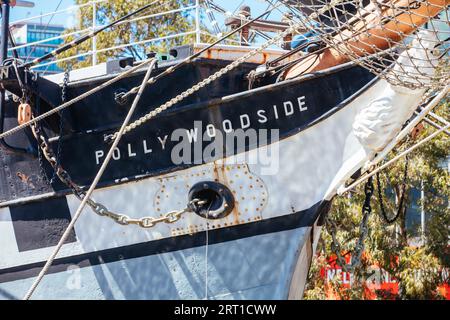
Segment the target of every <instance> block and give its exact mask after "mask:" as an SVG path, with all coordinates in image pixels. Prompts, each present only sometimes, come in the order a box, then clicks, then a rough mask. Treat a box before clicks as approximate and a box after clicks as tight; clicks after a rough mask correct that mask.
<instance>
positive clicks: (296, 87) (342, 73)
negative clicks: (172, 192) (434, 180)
mask: <svg viewBox="0 0 450 320" xmlns="http://www.w3.org/2000/svg"><path fill="white" fill-rule="evenodd" d="M203 63H205V64H206V65H205V66H204V68H201V67H200V68H198V70H197V73H195V72H194V73H193V74H194V75H195V76H194V78H193V79H189V81H188V83H185V82H184V81H183V80H184V79H185V75H184V74H175V75H173V76H172V77H167V78H166V80H162V81H161V82H158V83H156V84H155V85H153V86H152V87H151V88H149V89H148V90H147V93H146V94H147V96H144V97H143V98H142V100H141V101H142V102H141V103H140V106H139V108H138V110H137V114H136V117H135V119H136V118H138V117H140V116H142V115H143V114H145V113H146V112H149V111H150V110H152V109H154V108H156V107H157V106H159V105H160V104H161V103H163V102H165V101H166V100H168V99H169V98H170V97H171V96H170V95H167V94H166V93H167V91H166V88H170V90H169V91H170V92H173V93H174V94H173V95H175V92H178V90H181V89H182V88H187V87H189V85H191V82H193V81H196V80H197V79H198V78H204V77H206V76H207V74H204V73H205V72H206V70H208V71H209V72H212V71H214V68H212V67H211V61H204V62H203ZM198 64H200V65H201V64H202V62H198ZM214 66H215V67H219V65H217V64H215V65H214ZM248 67H249V66H245V67H244V68H243V69H241V70H240V72H236V73H235V74H234V77H235V78H236V77H238V78H239V79H240V81H237V80H236V79H233V76H230V77H231V78H230V77H228V78H225V79H224V80H222V82H223V81H225V82H228V83H230V84H234V83H239V85H236V84H234V85H233V87H229V86H228V85H227V83H216V84H214V85H213V86H212V87H206V88H205V89H203V90H201V91H200V92H199V93H198V94H197V95H194V96H193V97H190V98H188V99H187V100H186V101H183V103H180V104H179V105H176V106H175V107H173V108H172V109H170V110H168V111H167V112H164V113H163V114H161V115H159V116H158V117H157V118H155V119H153V120H151V121H149V122H147V123H145V124H144V125H142V126H140V127H138V128H137V129H136V130H134V131H132V132H130V133H128V134H127V135H125V136H124V137H123V139H122V141H121V143H120V145H119V151H117V155H119V154H120V159H118V160H117V159H116V160H113V161H111V163H110V164H109V167H108V169H107V171H106V172H105V174H104V175H103V177H102V180H101V184H100V185H101V186H108V185H112V184H116V183H119V182H121V180H122V181H123V180H130V179H135V178H138V177H142V176H154V175H159V174H162V173H166V172H171V171H176V170H180V169H183V168H187V167H190V166H195V165H199V164H202V163H205V159H204V158H202V157H200V158H197V159H192V160H193V162H192V163H184V164H183V163H182V164H174V163H173V162H172V160H171V150H172V149H173V147H174V146H175V145H176V144H177V143H178V142H177V141H171V139H170V137H171V135H172V133H173V132H174V131H175V130H176V129H186V130H193V129H195V127H196V124H195V122H196V121H200V122H201V126H200V127H199V128H198V134H199V136H200V134H203V133H204V131H205V129H206V126H207V125H209V126H210V128H211V125H212V126H213V127H214V128H215V130H217V131H220V132H221V133H222V134H223V135H224V136H227V135H229V131H228V130H225V129H230V127H231V128H232V129H233V130H236V129H241V128H243V129H244V130H245V129H249V128H251V129H255V130H259V129H267V130H269V134H270V130H271V129H278V130H279V139H285V138H287V137H289V136H291V135H293V134H295V133H298V132H299V131H301V130H304V129H306V128H308V127H309V126H311V125H313V124H314V123H316V122H318V121H320V120H321V119H323V118H325V117H327V116H328V115H330V114H332V113H333V112H334V111H336V110H338V109H339V108H340V107H341V106H342V105H343V104H345V103H343V102H344V101H345V100H346V99H348V98H349V97H350V96H352V95H353V94H354V93H355V92H357V91H358V90H360V89H361V88H363V87H364V86H365V85H366V84H367V83H368V82H369V81H370V80H371V79H373V77H374V76H373V75H372V74H371V73H369V72H368V71H366V70H365V69H363V68H360V67H357V66H352V65H346V66H341V67H338V68H334V69H332V70H328V71H325V72H320V73H317V74H313V75H308V76H305V77H303V78H301V79H296V80H291V81H286V82H283V83H279V84H275V85H269V86H265V87H261V88H257V89H253V90H249V91H244V86H246V85H247V84H246V83H245V81H243V74H244V73H245V72H247V71H248ZM202 70H203V71H202ZM141 77H142V73H140V74H138V75H135V76H134V77H132V78H129V79H125V80H124V81H122V82H120V83H118V84H117V85H115V86H112V87H110V88H107V89H105V90H104V91H100V92H99V93H98V94H96V95H94V96H92V97H91V98H89V99H87V100H86V101H83V102H81V103H80V104H76V105H74V106H73V107H70V108H69V109H67V111H65V113H64V117H65V118H66V120H67V123H68V126H66V128H67V127H69V128H71V129H72V130H73V132H72V133H70V134H66V135H64V136H63V138H62V153H61V164H62V165H63V167H64V168H65V169H66V170H67V171H68V172H69V173H70V175H71V177H72V178H73V179H74V181H76V182H77V183H78V184H80V185H87V184H89V183H90V182H91V180H92V179H93V176H94V175H95V173H96V172H97V170H98V168H99V163H100V161H101V157H100V155H101V154H102V153H103V154H106V152H107V150H108V148H109V144H108V143H107V142H105V139H104V138H105V136H107V135H109V134H111V133H113V132H114V131H115V130H117V126H118V125H119V124H120V121H122V119H123V117H124V115H125V112H126V110H127V109H128V107H127V106H118V105H117V104H116V103H115V102H114V98H113V97H114V92H116V91H117V90H118V89H120V88H125V89H129V88H131V87H133V86H134V85H136V84H137V83H139V82H140V81H141ZM169 79H170V81H169ZM99 81H100V80H99ZM101 81H105V79H102V80H101ZM98 84H99V82H96V81H92V82H91V83H88V82H86V83H84V84H82V83H78V84H76V83H75V84H73V85H72V86H71V87H70V88H69V97H74V96H76V95H79V94H81V93H83V92H85V91H87V90H89V89H91V88H92V87H94V86H96V85H98ZM219 88H226V90H225V89H222V90H219ZM238 91H244V92H242V93H239V94H235V95H231V96H227V97H225V98H222V99H221V98H215V97H221V96H223V95H224V94H226V93H227V92H228V93H230V92H238ZM209 92H210V93H211V94H210V95H208V93H209ZM285 104H286V105H285ZM120 108H122V109H120ZM118 110H121V111H120V112H118ZM10 116H11V115H10ZM8 124H9V126H13V125H14V118H11V117H10V119H9V122H8ZM191 132H193V131H191ZM227 132H228V133H227ZM14 139H15V140H14ZM268 141H270V138H269V139H268ZM9 142H10V143H12V144H14V143H15V144H18V145H20V144H22V145H24V144H25V143H26V139H25V137H24V133H21V134H20V135H18V136H15V137H13V140H9ZM265 143H267V142H265V141H259V142H258V143H257V144H253V145H248V144H247V145H246V146H245V150H244V149H243V148H240V149H237V148H234V149H232V150H229V149H226V150H224V151H225V152H224V155H223V156H229V155H232V154H237V153H240V152H243V151H246V150H250V149H253V148H257V147H260V146H262V145H264V144H265ZM203 147H204V145H203ZM53 148H54V150H56V149H57V143H56V142H55V143H53ZM194 148H195V144H194V143H192V150H193V149H194ZM96 152H97V153H96ZM192 153H193V154H194V152H192ZM118 158H119V157H118ZM210 160H211V159H209V161H210ZM0 164H1V166H2V167H4V168H5V167H7V169H5V170H2V172H0V185H1V186H2V188H1V189H0V201H9V200H14V199H19V198H23V197H29V196H35V195H39V194H42V193H46V192H52V191H64V190H67V188H66V187H65V186H64V185H63V184H61V183H60V182H59V181H56V180H57V179H55V182H54V183H53V185H52V186H49V185H48V183H46V182H45V179H43V177H42V174H41V171H43V170H41V169H40V167H41V166H43V169H44V170H45V172H46V176H47V177H48V178H49V177H51V176H52V175H53V171H52V169H51V167H50V166H49V165H48V164H47V163H46V162H45V161H42V165H40V164H39V159H37V158H32V157H23V156H20V155H11V154H6V153H2V156H1V157H0ZM19 173H20V174H19ZM124 178H126V179H124ZM64 193H65V191H64Z"/></svg>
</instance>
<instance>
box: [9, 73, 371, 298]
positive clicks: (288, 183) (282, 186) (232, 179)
mask: <svg viewBox="0 0 450 320" xmlns="http://www.w3.org/2000/svg"><path fill="white" fill-rule="evenodd" d="M346 70H347V71H348V70H351V69H348V68H342V69H338V70H337V71H333V72H330V73H324V74H322V75H320V76H318V77H313V78H312V79H311V81H312V80H314V79H315V80H317V79H322V80H321V82H318V83H317V84H316V85H314V86H313V87H309V89H310V90H312V91H309V92H307V91H302V90H301V88H302V87H299V89H298V92H296V93H294V95H295V99H294V97H291V98H290V97H288V96H287V95H289V94H292V90H290V91H289V90H288V91H286V92H284V93H285V94H286V95H279V96H278V99H277V101H281V104H280V106H281V109H278V110H279V113H278V114H277V117H272V121H271V120H270V118H269V117H268V114H269V112H267V113H266V114H265V116H266V117H265V120H267V121H265V122H262V123H263V124H265V125H266V128H270V129H272V128H275V129H279V131H280V134H279V139H278V140H276V141H269V142H267V141H266V142H265V143H263V144H260V145H256V146H255V145H254V146H249V145H246V146H245V149H244V150H240V149H239V148H238V149H233V152H231V154H225V155H224V156H223V157H221V158H219V159H214V160H213V161H210V162H208V161H205V159H202V161H199V162H196V161H194V163H191V164H189V165H186V166H181V165H178V166H175V165H173V166H172V167H158V165H159V164H161V163H167V162H166V161H161V162H157V163H156V165H155V166H154V167H153V169H152V168H144V169H142V166H144V165H148V163H150V164H151V163H152V162H151V161H147V162H145V161H143V160H142V159H143V158H142V157H143V156H145V155H146V153H145V150H149V146H148V145H147V146H144V147H146V148H147V149H145V148H144V149H143V150H144V151H143V153H142V152H141V155H140V157H141V158H139V155H138V153H137V151H136V148H133V147H132V148H131V150H130V149H129V145H130V143H131V142H130V141H125V143H124V144H123V145H122V148H123V149H122V150H125V153H126V152H127V151H128V155H134V156H131V157H128V159H125V158H123V157H119V156H117V155H116V158H117V159H115V162H113V163H112V164H111V167H110V171H109V173H107V174H106V178H105V179H106V180H103V185H102V188H100V189H98V190H96V191H95V192H94V195H93V198H94V199H95V200H96V201H97V202H100V203H102V204H104V205H105V206H107V207H108V209H109V210H112V211H115V212H121V213H126V214H129V215H131V216H133V217H136V218H139V217H142V216H145V215H152V214H154V213H155V212H156V213H160V214H163V213H166V212H169V211H171V210H176V209H181V208H183V207H184V206H185V205H186V202H187V200H188V199H187V195H188V193H189V190H190V188H191V187H192V186H193V185H195V184H196V183H199V182H204V181H216V182H220V183H222V184H223V185H225V186H227V187H228V188H229V189H230V190H231V191H232V193H233V195H234V199H235V207H234V209H233V212H232V213H231V214H229V215H227V216H226V217H223V218H220V219H208V220H206V219H204V218H203V217H201V216H199V215H196V214H194V213H192V212H191V213H186V214H184V215H182V217H181V219H180V220H178V221H176V222H175V223H171V224H165V223H162V224H158V225H156V226H155V227H153V228H149V229H142V228H139V227H137V226H122V225H119V224H117V223H114V222H113V221H111V220H110V219H107V218H105V217H100V216H97V215H95V214H93V213H92V211H91V210H90V209H89V208H86V209H85V212H83V214H82V215H81V217H80V219H79V220H78V221H77V223H76V225H75V230H73V232H72V234H71V235H70V236H69V238H68V241H67V243H66V244H65V245H64V246H63V248H62V250H61V252H60V254H59V255H58V258H57V259H56V260H55V262H54V263H53V265H52V267H51V268H50V269H49V272H48V274H47V275H46V276H45V277H44V279H43V283H42V284H41V286H40V287H39V288H38V290H37V291H36V295H35V296H34V297H35V298H43V299H203V298H205V297H206V298H209V299H286V298H292V299H298V298H301V296H302V294H303V290H304V285H305V281H306V276H307V272H308V269H309V265H310V262H311V259H312V255H313V252H314V249H315V244H316V243H317V240H318V237H319V235H320V226H321V224H322V220H323V217H324V216H325V215H326V214H327V212H328V210H329V207H330V203H331V200H332V198H333V196H334V194H335V191H336V189H337V187H338V186H339V185H338V183H337V182H336V179H335V178H336V177H337V176H342V175H343V176H348V175H351V174H353V173H354V171H355V170H356V169H358V168H357V166H356V167H355V168H352V169H349V168H347V167H346V165H345V163H346V162H348V160H349V159H351V158H352V157H353V156H354V155H355V153H357V152H358V151H359V150H360V149H361V145H360V144H359V143H358V141H357V140H356V139H355V138H354V137H353V135H352V124H353V122H354V119H355V116H356V115H357V113H358V111H359V110H360V108H361V107H362V106H364V104H365V103H366V102H367V101H357V99H358V97H359V96H360V95H361V93H362V92H365V91H367V88H368V87H369V86H371V83H369V82H370V80H371V79H372V78H373V76H371V75H370V74H369V73H368V72H363V73H358V74H359V75H360V76H361V75H365V78H361V77H360V78H355V77H353V78H352V77H347V78H346V77H344V76H343V74H342V73H341V74H339V73H340V72H344V71H346ZM361 72H362V71H361ZM350 74H351V72H350V73H349V75H350ZM333 75H334V76H333ZM308 81H310V80H309V79H306V80H305V83H307V82H308ZM333 81H336V82H335V83H334V82H333ZM310 83H313V82H310ZM283 85H285V84H283ZM303 88H305V87H303ZM323 88H327V90H323ZM332 88H336V90H333V89H332ZM258 90H259V89H258ZM320 90H323V91H322V92H321V91H320ZM274 91H275V92H276V88H269V89H267V91H264V90H262V89H261V90H259V91H256V92H253V93H254V94H255V96H256V95H258V94H260V95H262V96H264V94H266V93H267V92H269V93H270V92H274ZM294 91H295V90H294ZM318 93H319V94H318ZM320 93H322V95H326V94H334V95H335V96H333V97H323V96H322V97H321V98H314V99H313V97H320ZM247 96H248V93H245V94H243V95H242V96H237V97H236V96H233V97H228V98H225V99H222V101H221V102H220V103H214V104H212V105H213V106H212V107H211V105H209V106H208V105H205V106H204V110H209V113H208V114H209V116H210V117H209V119H208V120H209V123H211V122H214V123H215V127H216V128H219V127H220V124H222V125H223V123H224V120H228V119H230V118H231V115H230V117H225V115H227V112H229V109H230V105H228V109H226V108H225V107H226V103H235V104H234V106H236V108H239V109H235V110H234V112H233V113H234V114H236V115H238V118H236V119H235V120H236V121H237V122H238V123H239V121H241V119H242V115H243V114H247V113H249V112H251V111H252V108H254V107H255V106H254V105H251V104H245V103H243V102H245V101H248V100H245V99H246V97H247ZM301 97H304V98H301ZM327 99H328V100H327ZM355 99H356V100H355ZM239 101H241V104H242V105H239ZM287 101H289V103H283V102H287ZM321 101H328V102H329V101H333V103H332V104H331V105H330V104H327V105H323V104H322V105H320V102H321ZM295 102H296V103H297V104H298V105H294V103H295ZM303 102H305V103H307V104H305V103H303ZM264 103H265V104H266V105H269V106H273V105H274V103H276V102H274V101H273V100H269V101H265V102H264ZM278 103H279V102H278ZM261 105H262V103H261ZM291 107H292V113H291ZM197 108H198V109H197V111H196V113H197V115H198V116H200V115H201V114H202V112H203V111H202V109H201V106H199V107H197ZM208 108H209V109H208ZM214 108H216V109H214ZM217 108H218V109H217ZM286 108H287V109H286ZM293 108H295V109H296V110H295V111H294V110H293ZM183 110H189V108H186V109H180V110H178V111H177V112H175V113H174V114H172V116H174V115H175V116H177V117H178V119H183V118H184V119H188V120H192V119H190V118H189V117H188V116H186V117H183V115H182V114H181V115H180V112H183ZM259 110H261V109H255V110H254V111H255V114H256V115H260V113H258V111H259ZM272 110H273V109H272ZM307 110H309V111H307ZM219 111H220V112H219ZM205 112H208V111H205ZM246 112H247V113H246ZM281 112H285V114H284V116H283V115H282V113H281ZM309 112H310V116H309V115H308V114H309ZM291 115H292V117H291V118H290V117H289V116H291ZM219 116H223V117H222V118H220V117H219ZM218 117H219V118H218ZM244 118H245V117H244ZM255 119H256V121H253V122H251V123H258V122H257V119H260V120H263V119H264V118H262V117H261V116H260V117H259V118H255ZM194 120H195V119H194ZM160 121H164V119H163V118H161V119H160ZM296 121H297V122H296ZM191 122H192V121H191ZM230 122H233V121H231V120H230ZM266 122H268V123H266ZM259 123H261V122H259ZM149 126H151V124H149ZM182 127H183V126H182ZM164 128H166V127H165V126H164ZM184 128H186V127H184ZM223 128H224V129H226V127H223ZM256 129H258V130H259V129H261V128H256ZM141 130H145V127H144V128H143V129H141ZM148 130H150V127H148ZM283 130H284V131H283ZM205 132H206V131H205ZM283 132H284V133H283ZM141 133H142V132H141ZM103 134H104V132H101V135H103ZM98 136H99V135H97V136H96V133H95V132H94V133H93V134H90V135H87V136H86V137H84V138H79V139H78V141H80V140H81V141H82V142H84V144H81V145H85V146H86V145H88V146H89V143H88V142H89V141H93V142H92V145H94V144H95V143H94V142H95V141H96V139H99V138H98ZM83 139H85V140H83ZM130 139H131V138H130ZM136 141H138V142H139V144H140V145H142V141H141V140H136ZM132 142H133V141H132ZM134 142H135V141H134ZM67 143H68V144H70V141H69V142H67ZM74 149H75V147H73V148H72V147H71V148H65V150H66V152H67V150H72V151H74ZM152 149H153V152H155V153H156V150H157V148H156V147H154V148H152ZM162 149H164V148H162ZM95 151H96V149H92V150H91V149H89V147H87V149H86V150H85V152H84V153H83V152H81V151H79V150H76V152H74V153H73V155H72V163H70V162H69V160H68V159H69V158H68V157H67V156H66V158H64V157H63V161H62V162H63V164H67V165H65V167H69V169H70V167H71V166H72V169H73V170H69V172H71V173H74V177H75V179H77V182H79V183H81V184H85V183H86V181H87V180H88V178H89V177H92V172H90V171H89V170H94V169H95V167H96V166H98V163H96V162H95V159H96V158H95V156H96V153H95ZM97 151H98V149H97ZM122 154H123V153H122ZM169 154H170V153H169ZM261 154H263V155H267V154H271V155H272V156H273V158H271V159H272V160H274V161H273V162H270V161H269V163H267V162H261V161H255V162H252V161H248V159H259V160H261V158H260V156H261ZM83 155H84V157H83ZM87 155H89V156H87ZM160 155H161V156H162V153H160ZM97 156H98V157H99V159H98V160H101V153H100V152H98V153H97ZM4 159H5V158H3V161H5V160H4ZM82 159H86V160H85V161H82ZM194 160H195V159H194ZM360 160H361V161H362V160H364V157H362V158H361V159H360ZM136 163H137V164H138V165H137V166H136V165H135V164H136ZM76 165H78V166H84V167H83V168H84V169H83V170H78V171H77V170H76ZM133 168H134V169H136V168H138V169H139V170H144V171H143V172H133ZM117 172H122V173H123V172H130V173H129V174H125V177H124V175H122V179H121V178H120V177H118V176H116V175H115V174H116V173H117ZM78 204H79V201H78V199H77V198H76V197H75V196H73V195H71V194H67V193H64V190H62V191H61V192H56V193H55V192H53V193H42V194H37V195H32V196H29V197H19V198H16V199H10V200H9V201H5V202H3V203H2V204H1V205H0V240H1V242H2V243H3V244H6V245H5V246H4V249H3V250H2V252H1V253H0V297H2V298H5V299H15V298H20V297H22V296H23V295H24V294H25V292H26V290H27V289H28V287H29V286H30V285H31V283H32V281H33V280H34V278H35V277H36V276H37V274H38V272H39V270H40V269H41V267H42V266H43V264H44V263H45V260H46V259H47V258H48V256H49V255H50V253H51V252H52V250H53V249H54V246H55V245H56V243H57V241H58V240H59V238H60V236H61V234H62V231H63V230H64V229H65V227H66V226H67V225H68V223H69V221H70V220H71V218H72V217H73V215H74V213H75V211H76V209H77V206H78Z"/></svg>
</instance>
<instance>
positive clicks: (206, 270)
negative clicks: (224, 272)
mask: <svg viewBox="0 0 450 320" xmlns="http://www.w3.org/2000/svg"><path fill="white" fill-rule="evenodd" d="M208 246H209V219H208V218H207V220H206V244H205V300H208Z"/></svg>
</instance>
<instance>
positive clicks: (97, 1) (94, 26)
mask: <svg viewBox="0 0 450 320" xmlns="http://www.w3.org/2000/svg"><path fill="white" fill-rule="evenodd" d="M107 1H109V0H94V1H90V2H87V3H84V4H81V5H74V6H70V7H68V8H66V9H62V10H57V11H54V12H50V13H45V14H41V15H37V16H33V17H29V18H25V19H20V20H16V21H13V22H11V26H12V27H13V26H20V25H21V24H24V23H27V22H30V21H36V20H40V19H42V18H45V17H49V16H53V15H56V14H64V13H68V12H73V11H74V10H79V9H80V8H84V7H88V6H91V7H92V13H93V14H92V16H93V19H92V24H91V26H89V27H88V28H84V29H82V30H75V31H72V32H69V33H64V34H61V35H58V36H54V37H49V38H46V39H42V40H37V41H33V42H29V43H25V44H19V45H16V46H14V47H11V48H9V49H8V50H9V51H11V52H12V51H13V50H18V49H22V48H28V47H33V46H36V45H42V44H45V43H48V42H51V41H55V40H60V39H61V40H64V39H66V38H69V37H72V36H75V35H79V34H86V33H87V32H91V31H93V30H97V29H99V28H101V27H102V25H97V23H96V22H97V6H98V4H100V3H103V2H107ZM200 9H201V4H200V0H195V2H194V3H193V5H191V6H186V7H181V8H176V9H171V10H167V11H164V12H159V13H155V14H149V15H145V16H140V17H136V18H132V19H127V20H124V21H122V22H120V23H119V24H118V25H123V24H126V23H133V22H137V21H141V20H145V19H152V18H156V17H161V16H165V15H169V14H177V13H180V14H181V13H185V12H189V11H194V21H195V23H194V28H195V29H194V30H192V31H188V32H180V33H176V34H171V35H165V36H161V37H157V38H151V39H145V40H141V41H136V42H131V43H126V44H120V45H116V46H112V47H108V48H101V49H98V47H97V41H96V37H93V39H92V49H91V50H90V51H88V52H84V53H80V54H76V55H72V56H69V57H65V58H61V59H56V60H53V61H50V62H45V63H42V64H39V65H36V66H34V67H32V68H34V69H36V68H42V67H45V66H49V65H53V64H57V63H60V62H64V61H69V60H75V59H80V58H84V57H87V56H92V65H96V64H97V63H98V60H97V55H98V54H99V53H102V52H106V51H111V50H119V49H123V48H127V47H132V46H136V45H142V44H147V43H152V42H158V41H164V40H170V39H174V38H178V37H185V36H188V35H195V41H196V42H197V43H200V42H201V34H202V32H201V29H200ZM29 58H31V57H29Z"/></svg>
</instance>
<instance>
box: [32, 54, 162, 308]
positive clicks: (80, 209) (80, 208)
mask: <svg viewBox="0 0 450 320" xmlns="http://www.w3.org/2000/svg"><path fill="white" fill-rule="evenodd" d="M155 64H156V59H152V60H151V64H150V65H149V67H148V69H147V73H146V74H145V77H144V80H143V81H142V84H141V87H140V89H139V92H138V94H137V95H136V97H135V99H134V101H133V104H132V106H131V108H130V110H129V111H128V114H127V116H126V118H125V120H124V122H123V123H122V126H121V128H120V130H119V133H118V135H117V138H116V139H115V140H114V143H113V144H112V146H111V148H110V149H109V151H108V154H107V155H106V158H105V160H104V161H103V163H102V166H101V167H100V169H99V170H98V172H97V175H96V176H95V178H94V181H93V182H92V184H91V186H90V187H89V190H88V191H87V193H86V195H85V196H84V197H83V200H82V201H81V203H80V205H79V206H78V209H77V211H76V213H75V215H74V216H73V219H72V220H71V221H70V224H69V225H68V226H67V228H66V230H65V231H64V234H63V235H62V237H61V239H60V240H59V242H58V245H57V246H56V248H55V250H54V251H53V253H52V254H51V256H50V257H49V258H48V260H47V262H46V263H45V265H44V267H43V268H42V270H41V272H40V273H39V275H38V277H37V278H36V279H35V281H34V282H33V284H32V286H31V287H30V289H29V290H28V292H27V293H26V294H25V296H24V298H23V299H24V300H28V299H30V298H31V295H32V294H33V292H34V291H35V290H36V288H37V286H38V285H39V283H40V282H41V281H42V278H43V277H44V275H45V274H46V273H47V271H48V269H49V268H50V266H51V265H52V263H53V261H54V260H55V258H56V256H57V254H58V253H59V251H60V250H61V247H62V246H63V244H64V243H65V241H66V240H67V237H68V236H69V234H70V231H71V230H72V229H73V227H74V225H75V223H76V221H77V220H78V218H79V217H80V216H81V213H82V212H83V209H84V207H85V206H86V204H87V202H88V200H89V199H90V197H91V195H92V193H93V192H94V190H95V188H96V187H97V184H98V182H99V181H100V178H101V177H102V175H103V173H104V172H105V170H106V167H107V166H108V164H109V161H110V160H111V158H112V155H113V152H114V150H115V148H116V147H117V145H118V144H119V141H120V139H121V138H122V136H123V134H124V130H125V127H126V125H127V124H128V122H129V121H130V119H131V117H132V115H133V113H134V111H135V109H136V106H137V104H138V103H139V100H140V99H141V96H142V93H143V92H144V89H145V87H146V86H147V81H148V79H149V78H150V74H151V72H152V70H153V68H154V66H155Z"/></svg>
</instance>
